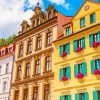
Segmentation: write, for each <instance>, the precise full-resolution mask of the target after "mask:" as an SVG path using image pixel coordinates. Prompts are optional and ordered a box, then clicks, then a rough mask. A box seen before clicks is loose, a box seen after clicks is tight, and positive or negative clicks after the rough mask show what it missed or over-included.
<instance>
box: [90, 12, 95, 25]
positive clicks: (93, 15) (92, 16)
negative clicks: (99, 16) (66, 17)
mask: <svg viewBox="0 0 100 100" xmlns="http://www.w3.org/2000/svg"><path fill="white" fill-rule="evenodd" d="M94 17H95V20H93V19H94ZM91 18H92V21H91ZM94 22H96V13H92V14H90V24H92V23H94Z"/></svg>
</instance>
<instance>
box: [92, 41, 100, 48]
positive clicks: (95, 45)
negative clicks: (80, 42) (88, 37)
mask: <svg viewBox="0 0 100 100" xmlns="http://www.w3.org/2000/svg"><path fill="white" fill-rule="evenodd" d="M99 44H100V43H99V42H93V43H92V47H93V48H96V47H98V46H99Z"/></svg>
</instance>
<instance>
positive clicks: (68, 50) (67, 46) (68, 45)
mask: <svg viewBox="0 0 100 100" xmlns="http://www.w3.org/2000/svg"><path fill="white" fill-rule="evenodd" d="M66 52H67V53H68V54H70V43H67V44H66Z"/></svg>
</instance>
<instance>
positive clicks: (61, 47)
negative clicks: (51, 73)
mask: <svg viewBox="0 0 100 100" xmlns="http://www.w3.org/2000/svg"><path fill="white" fill-rule="evenodd" d="M62 52H63V46H62V45H61V46H60V47H59V55H60V56H62Z"/></svg>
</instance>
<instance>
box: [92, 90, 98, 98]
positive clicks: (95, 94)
mask: <svg viewBox="0 0 100 100" xmlns="http://www.w3.org/2000/svg"><path fill="white" fill-rule="evenodd" d="M93 100H98V95H97V92H96V91H93Z"/></svg>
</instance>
